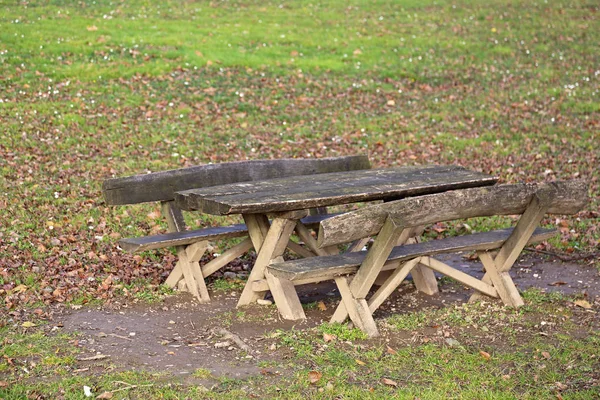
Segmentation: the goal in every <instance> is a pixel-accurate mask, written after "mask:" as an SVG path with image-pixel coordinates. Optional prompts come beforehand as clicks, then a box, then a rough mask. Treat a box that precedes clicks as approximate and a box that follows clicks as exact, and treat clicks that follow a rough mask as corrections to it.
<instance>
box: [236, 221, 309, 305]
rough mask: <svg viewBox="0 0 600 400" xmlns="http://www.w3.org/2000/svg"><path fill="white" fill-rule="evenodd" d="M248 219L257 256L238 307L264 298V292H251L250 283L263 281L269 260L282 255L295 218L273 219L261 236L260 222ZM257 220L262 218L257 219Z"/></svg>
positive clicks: (294, 224)
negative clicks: (265, 232) (264, 233)
mask: <svg viewBox="0 0 600 400" xmlns="http://www.w3.org/2000/svg"><path fill="white" fill-rule="evenodd" d="M248 217H249V216H246V215H244V219H245V220H246V224H247V226H248V231H249V234H250V238H251V239H252V242H253V243H255V242H256V243H255V249H256V248H258V251H257V253H258V255H257V257H256V262H255V263H254V267H253V268H252V272H251V273H250V276H249V277H248V283H247V284H246V286H245V287H244V290H243V291H242V294H241V296H240V299H239V301H238V304H237V305H238V307H239V306H243V305H246V304H250V303H253V302H255V301H256V300H258V299H261V298H263V297H264V295H265V293H266V292H255V291H253V290H252V282H253V281H255V280H259V279H265V270H266V268H267V266H268V265H269V264H270V263H271V260H273V259H275V258H277V257H279V256H281V255H282V254H283V252H284V251H285V248H286V247H287V244H288V242H289V240H290V236H291V234H292V231H293V230H294V227H295V226H296V218H294V219H288V218H274V219H273V223H272V224H271V227H270V228H269V229H268V232H267V234H266V235H264V236H263V231H264V229H263V227H264V225H263V224H262V223H260V222H259V223H256V224H254V222H256V217H250V218H248ZM264 218H266V216H264ZM300 218H301V217H300ZM253 219H254V221H252V222H251V223H250V224H249V225H248V222H250V221H251V220H253ZM259 219H263V218H262V217H259ZM263 221H264V219H263ZM261 237H263V238H264V239H263V240H262V243H260V239H261ZM275 301H277V300H275Z"/></svg>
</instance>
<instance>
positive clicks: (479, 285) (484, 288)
mask: <svg viewBox="0 0 600 400" xmlns="http://www.w3.org/2000/svg"><path fill="white" fill-rule="evenodd" d="M419 262H420V263H423V264H424V265H427V266H428V267H429V268H432V269H434V270H436V271H438V272H439V273H441V274H442V275H446V276H448V277H450V278H452V279H454V280H456V281H458V282H460V283H463V284H465V285H467V286H469V287H472V288H473V289H475V290H477V291H479V292H481V293H485V294H486V295H488V296H491V297H498V293H497V290H496V289H495V288H494V287H493V286H491V285H488V284H487V283H485V282H482V281H480V280H479V279H477V278H475V277H472V276H471V275H469V274H466V273H464V272H462V271H459V270H457V269H454V268H452V267H450V266H449V265H447V264H444V263H443V262H441V261H439V260H436V259H435V258H433V257H421V260H420V261H419ZM411 274H412V271H411Z"/></svg>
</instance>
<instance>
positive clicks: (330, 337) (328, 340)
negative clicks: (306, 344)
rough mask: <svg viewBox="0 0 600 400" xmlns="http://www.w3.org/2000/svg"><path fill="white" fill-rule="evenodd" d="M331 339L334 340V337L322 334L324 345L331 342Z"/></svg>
mask: <svg viewBox="0 0 600 400" xmlns="http://www.w3.org/2000/svg"><path fill="white" fill-rule="evenodd" d="M333 339H335V336H333V335H330V334H329V333H324V334H323V341H324V342H325V343H328V342H331V341H332V340H333Z"/></svg>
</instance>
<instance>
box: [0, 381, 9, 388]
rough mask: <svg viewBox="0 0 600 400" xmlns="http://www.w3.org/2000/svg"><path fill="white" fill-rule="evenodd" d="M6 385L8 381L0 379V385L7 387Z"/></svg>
mask: <svg viewBox="0 0 600 400" xmlns="http://www.w3.org/2000/svg"><path fill="white" fill-rule="evenodd" d="M7 386H8V382H6V381H0V387H7Z"/></svg>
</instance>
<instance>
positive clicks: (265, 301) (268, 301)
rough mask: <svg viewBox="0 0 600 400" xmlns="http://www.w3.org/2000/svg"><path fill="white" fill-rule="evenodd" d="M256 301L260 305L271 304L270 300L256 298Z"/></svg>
mask: <svg viewBox="0 0 600 400" xmlns="http://www.w3.org/2000/svg"><path fill="white" fill-rule="evenodd" d="M256 302H257V303H258V304H260V305H261V306H270V305H271V304H273V302H272V301H271V300H265V299H258V300H256Z"/></svg>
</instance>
